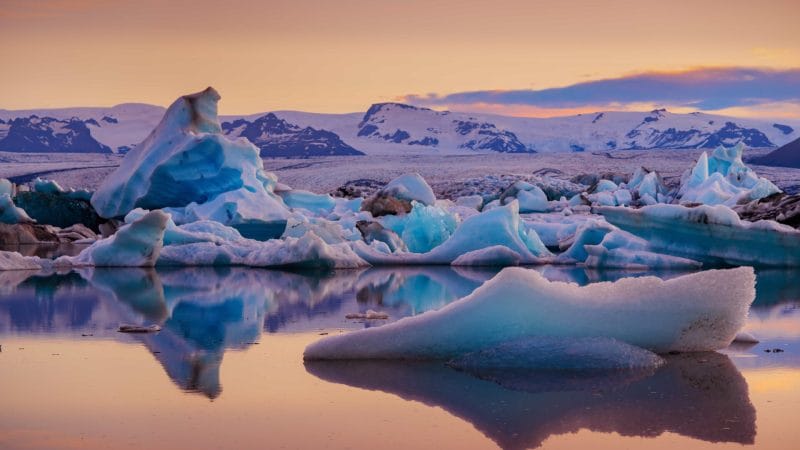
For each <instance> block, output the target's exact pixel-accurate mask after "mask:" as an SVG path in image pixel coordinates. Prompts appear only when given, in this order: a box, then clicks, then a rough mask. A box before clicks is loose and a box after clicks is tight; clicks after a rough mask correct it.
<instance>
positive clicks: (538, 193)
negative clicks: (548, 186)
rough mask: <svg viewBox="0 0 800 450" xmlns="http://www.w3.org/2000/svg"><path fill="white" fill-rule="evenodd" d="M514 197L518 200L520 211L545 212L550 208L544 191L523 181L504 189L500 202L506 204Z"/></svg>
mask: <svg viewBox="0 0 800 450" xmlns="http://www.w3.org/2000/svg"><path fill="white" fill-rule="evenodd" d="M514 199H517V201H518V202H519V211H520V212H521V213H531V212H546V211H549V210H550V209H551V208H550V203H549V202H548V201H547V195H546V194H545V193H544V191H543V190H542V189H541V188H540V187H539V186H535V185H533V184H530V183H528V182H525V181H517V182H516V183H514V184H512V185H511V186H510V187H509V188H508V189H506V190H505V192H503V194H502V195H501V196H500V203H502V204H503V205H507V204H509V203H511V201H513V200H514Z"/></svg>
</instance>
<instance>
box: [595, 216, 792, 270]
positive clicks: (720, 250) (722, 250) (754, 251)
mask: <svg viewBox="0 0 800 450" xmlns="http://www.w3.org/2000/svg"><path fill="white" fill-rule="evenodd" d="M599 212H600V213H601V214H602V215H603V216H604V217H605V218H606V220H607V221H608V222H610V223H611V224H613V225H616V226H618V227H620V228H622V229H623V230H625V231H627V232H630V233H632V234H634V235H636V236H639V237H640V238H643V239H644V240H646V241H647V245H648V247H649V249H650V250H651V251H654V252H658V253H664V254H668V255H674V256H680V257H684V258H690V259H694V260H697V261H700V262H703V263H704V264H711V265H752V266H776V267H793V266H800V231H798V230H795V229H794V228H791V227H789V226H786V225H781V224H779V223H777V222H773V221H767V220H762V221H758V222H745V221H743V220H740V219H739V216H738V215H737V214H736V212H734V211H733V210H731V209H730V208H728V207H726V206H723V205H717V206H708V205H701V206H697V207H693V208H688V207H685V206H681V205H653V206H646V207H644V208H641V209H638V210H632V209H630V208H600V209H599Z"/></svg>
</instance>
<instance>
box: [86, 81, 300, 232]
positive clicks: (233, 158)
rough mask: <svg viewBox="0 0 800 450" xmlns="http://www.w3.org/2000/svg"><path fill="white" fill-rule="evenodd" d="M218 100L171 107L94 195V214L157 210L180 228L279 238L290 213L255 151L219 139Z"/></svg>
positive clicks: (194, 98) (197, 98)
mask: <svg viewBox="0 0 800 450" xmlns="http://www.w3.org/2000/svg"><path fill="white" fill-rule="evenodd" d="M219 99H220V96H219V94H218V93H217V92H216V91H215V90H214V89H213V88H208V89H206V90H204V91H202V92H199V93H196V94H192V95H186V96H183V97H181V98H179V99H178V100H176V101H175V102H174V103H173V104H172V105H171V106H170V107H169V109H168V110H167V112H166V113H165V114H164V117H163V118H162V119H161V122H160V123H159V124H158V126H157V127H156V128H155V129H154V130H153V132H152V133H151V134H150V135H149V136H148V137H147V139H145V140H144V142H142V143H141V144H139V145H137V146H136V147H135V148H134V149H133V150H132V151H130V152H129V153H128V154H127V155H126V156H125V159H123V160H122V163H121V164H120V166H119V168H118V169H117V170H116V171H115V172H114V173H112V174H111V175H110V176H108V177H107V178H106V179H105V180H104V181H103V183H102V184H101V186H100V188H99V189H98V190H97V191H96V192H95V193H94V195H92V199H91V203H92V205H93V206H94V208H95V209H96V210H97V212H98V214H100V215H101V216H102V217H105V218H115V217H122V216H124V215H126V214H127V213H129V212H130V211H132V210H133V209H135V208H144V209H162V208H163V209H165V210H166V211H168V212H170V213H171V215H172V218H173V220H175V222H176V223H178V224H182V223H188V222H194V221H197V220H204V219H206V220H215V221H217V222H220V223H224V224H226V225H232V226H234V227H237V228H239V229H240V231H243V232H244V233H245V234H253V235H257V236H259V237H260V238H269V237H277V236H280V234H281V233H282V232H283V226H282V224H285V221H286V218H287V216H288V214H289V213H288V209H287V208H286V206H285V205H284V203H283V201H282V200H281V199H280V198H279V197H278V196H277V195H275V193H274V192H273V187H274V185H275V183H276V180H275V177H274V175H270V174H268V173H266V172H265V171H264V168H263V162H262V160H261V158H260V157H259V150H258V148H256V147H255V146H254V145H253V144H251V143H250V142H249V141H247V140H246V139H244V138H242V139H237V140H235V141H231V140H229V139H228V138H227V137H225V136H224V135H223V134H222V129H221V128H220V125H219V120H218V118H217V101H218V100H219Z"/></svg>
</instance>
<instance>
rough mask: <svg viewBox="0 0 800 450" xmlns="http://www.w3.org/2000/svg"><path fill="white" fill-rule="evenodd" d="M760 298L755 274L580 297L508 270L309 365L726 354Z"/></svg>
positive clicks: (636, 284)
mask: <svg viewBox="0 0 800 450" xmlns="http://www.w3.org/2000/svg"><path fill="white" fill-rule="evenodd" d="M754 298H755V273H754V271H753V269H752V268H750V267H740V268H736V269H728V270H710V271H705V272H700V273H695V274H691V275H684V276H681V277H677V278H673V279H671V280H667V281H664V280H661V279H659V278H656V277H641V278H624V279H621V280H619V281H616V282H613V283H611V282H604V283H594V284H590V285H588V286H584V287H580V286H578V285H576V284H572V283H563V282H550V281H547V279H545V278H544V277H543V276H542V275H541V274H539V273H538V272H536V271H533V270H529V269H524V268H515V267H511V268H506V269H504V270H503V271H502V272H500V273H499V274H498V275H497V276H496V277H494V278H493V279H492V280H490V281H488V282H486V283H485V284H484V285H483V286H481V287H479V288H478V289H477V290H475V291H474V292H473V293H472V294H470V295H468V296H467V297H464V298H462V299H460V300H457V301H455V302H453V303H451V304H449V305H447V306H445V307H443V308H442V309H439V310H437V311H431V312H427V313H425V314H422V315H419V316H414V317H408V318H405V319H402V320H399V321H397V322H394V323H392V324H388V325H384V326H381V327H378V328H370V329H366V330H361V331H357V332H353V333H349V334H344V335H338V336H333V337H329V338H326V339H322V340H320V341H318V342H315V343H313V344H311V345H309V346H308V347H307V348H306V350H305V354H304V358H305V359H307V360H317V359H410V360H426V359H427V360H449V359H452V358H456V357H459V356H462V355H464V354H467V353H471V352H475V351H479V350H484V349H487V348H490V347H493V346H497V345H499V344H503V343H506V342H510V341H515V340H519V339H523V338H531V339H533V338H537V337H545V338H547V339H554V338H555V339H562V338H563V339H579V338H613V339H616V340H618V341H621V342H625V343H627V344H630V345H634V346H637V347H641V348H644V349H647V350H650V351H654V352H657V353H666V352H672V351H678V352H686V351H712V350H718V349H721V348H725V347H727V346H728V345H729V344H730V343H731V341H733V339H734V337H735V336H736V334H737V332H738V331H739V330H740V329H741V328H742V326H743V325H744V323H745V319H746V317H747V311H748V309H749V307H750V304H751V303H752V302H753V299H754Z"/></svg>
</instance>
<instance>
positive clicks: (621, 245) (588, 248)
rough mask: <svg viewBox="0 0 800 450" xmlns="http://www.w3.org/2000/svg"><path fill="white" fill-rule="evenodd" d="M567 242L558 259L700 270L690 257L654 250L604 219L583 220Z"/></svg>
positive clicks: (594, 264) (622, 266)
mask: <svg viewBox="0 0 800 450" xmlns="http://www.w3.org/2000/svg"><path fill="white" fill-rule="evenodd" d="M569 242H571V243H572V245H570V247H569V248H568V249H567V250H566V251H564V253H561V254H560V255H558V257H557V258H556V261H557V262H559V263H562V264H575V263H583V264H584V265H585V266H586V267H596V268H618V269H699V268H700V267H701V266H702V264H701V263H700V262H698V261H694V260H692V259H688V258H681V257H678V256H672V255H666V254H661V253H658V252H654V251H652V250H651V248H650V245H649V243H648V242H647V241H645V240H644V239H642V238H640V237H637V236H634V235H633V234H631V233H628V232H625V231H622V230H620V229H619V228H617V227H615V226H613V225H611V224H609V223H608V222H606V221H604V220H591V221H588V222H586V223H585V224H584V225H582V226H581V227H580V228H579V229H578V230H577V231H576V232H575V235H574V236H573V237H572V238H571V240H570V241H569ZM564 243H565V244H566V243H567V242H566V241H565V242H564Z"/></svg>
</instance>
